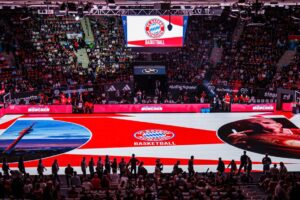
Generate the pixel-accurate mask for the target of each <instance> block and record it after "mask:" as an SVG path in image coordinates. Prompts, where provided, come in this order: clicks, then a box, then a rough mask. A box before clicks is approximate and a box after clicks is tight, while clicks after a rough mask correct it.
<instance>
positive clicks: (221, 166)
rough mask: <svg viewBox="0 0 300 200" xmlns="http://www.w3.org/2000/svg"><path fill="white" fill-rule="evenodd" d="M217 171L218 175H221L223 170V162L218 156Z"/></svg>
mask: <svg viewBox="0 0 300 200" xmlns="http://www.w3.org/2000/svg"><path fill="white" fill-rule="evenodd" d="M217 171H218V173H219V174H220V175H223V173H224V171H225V164H224V162H223V160H222V158H219V162H218V166H217Z"/></svg>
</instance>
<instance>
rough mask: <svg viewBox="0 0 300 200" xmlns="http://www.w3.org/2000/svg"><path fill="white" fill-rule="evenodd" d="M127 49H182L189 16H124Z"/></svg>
mask: <svg viewBox="0 0 300 200" xmlns="http://www.w3.org/2000/svg"><path fill="white" fill-rule="evenodd" d="M122 21H123V27H124V33H125V39H126V44H127V47H182V46H183V45H184V38H185V32H186V28H187V22H188V17H187V16H123V17H122Z"/></svg>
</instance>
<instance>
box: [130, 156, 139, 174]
mask: <svg viewBox="0 0 300 200" xmlns="http://www.w3.org/2000/svg"><path fill="white" fill-rule="evenodd" d="M139 163H140V161H139V160H138V159H136V157H135V154H132V156H131V158H130V160H129V163H128V164H130V166H131V170H130V172H131V174H132V172H134V177H135V178H136V167H137V165H138V164H139Z"/></svg>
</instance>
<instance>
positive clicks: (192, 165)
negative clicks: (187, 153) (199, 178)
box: [188, 156, 195, 176]
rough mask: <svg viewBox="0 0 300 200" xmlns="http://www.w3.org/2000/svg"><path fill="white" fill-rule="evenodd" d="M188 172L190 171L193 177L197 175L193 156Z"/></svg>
mask: <svg viewBox="0 0 300 200" xmlns="http://www.w3.org/2000/svg"><path fill="white" fill-rule="evenodd" d="M188 171H189V176H193V175H194V174H195V170H194V156H191V158H190V159H189V162H188Z"/></svg>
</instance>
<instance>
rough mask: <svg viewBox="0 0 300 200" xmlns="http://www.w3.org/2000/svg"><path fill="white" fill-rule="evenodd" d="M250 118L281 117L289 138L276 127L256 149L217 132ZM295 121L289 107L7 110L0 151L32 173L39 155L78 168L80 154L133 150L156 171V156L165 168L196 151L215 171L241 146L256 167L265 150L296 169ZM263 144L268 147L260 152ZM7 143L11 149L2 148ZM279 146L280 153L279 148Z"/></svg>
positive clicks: (117, 154)
mask: <svg viewBox="0 0 300 200" xmlns="http://www.w3.org/2000/svg"><path fill="white" fill-rule="evenodd" d="M254 118H255V119H256V118H259V119H261V118H263V119H265V118H266V119H271V120H273V121H274V120H275V122H274V126H276V125H278V124H280V123H281V124H282V125H281V129H282V130H284V131H283V132H284V134H286V132H287V131H288V134H289V135H288V137H290V138H289V139H288V140H287V141H283V140H282V139H280V138H282V135H279V133H276V134H277V135H276V134H273V133H268V134H266V136H264V135H260V136H259V137H260V138H263V140H262V141H263V142H262V143H258V145H259V148H258V149H256V148H255V145H253V140H251V145H248V146H247V145H244V147H241V146H238V145H236V144H232V143H231V144H229V142H228V141H225V140H224V138H222V136H221V137H220V135H218V131H219V132H220V127H222V126H224V125H226V124H233V126H234V125H235V123H234V122H236V121H239V120H248V119H254ZM277 119H279V120H278V121H277ZM54 122H55V123H54ZM32 124H34V126H33V128H32V130H30V131H29V133H27V134H26V135H24V136H23V137H22V138H21V139H20V140H19V141H17V142H16V144H15V146H13V145H11V144H12V143H13V142H15V141H16V140H17V138H18V136H19V135H20V132H21V131H22V130H24V129H26V128H28V125H32ZM239 126H240V125H237V128H231V129H230V130H233V129H234V130H233V131H232V132H234V131H235V130H238V129H239V128H241V127H239ZM272 126H273V125H272ZM298 127H300V115H292V114H291V113H182V114H181V113H173V114H171V113H170V114H148V113H147V114H133V113H131V114H91V115H71V114H69V115H63V114H61V115H58V114H57V115H47V116H46V115H45V116H43V115H38V116H34V115H30V116H26V115H24V116H22V115H8V116H4V117H2V118H1V119H0V153H1V154H0V156H1V160H2V157H3V156H5V157H7V158H8V159H9V160H10V167H11V168H12V169H14V168H16V167H17V165H16V161H17V159H18V157H19V156H20V155H23V156H24V158H25V160H26V162H25V165H26V168H27V171H28V172H30V173H36V166H37V159H38V158H43V163H44V165H45V166H46V167H47V168H48V171H47V172H46V173H50V172H51V170H50V167H51V164H52V162H53V160H54V159H57V160H58V163H59V165H60V166H61V170H60V172H61V173H64V169H62V168H64V167H65V166H66V165H67V164H69V163H70V164H71V165H72V166H73V167H75V169H77V171H78V172H79V173H80V172H81V170H80V162H81V159H82V157H83V156H85V157H86V160H87V163H88V161H89V160H90V159H91V157H93V158H94V160H95V164H96V163H97V160H98V157H99V156H100V157H101V158H102V160H104V157H105V155H109V156H110V159H111V160H113V158H117V160H118V162H119V160H120V159H121V158H122V157H124V158H125V160H129V159H130V157H131V154H132V153H135V154H136V157H137V158H138V159H139V160H142V161H144V163H145V165H146V167H147V168H148V170H149V172H153V171H154V165H155V160H156V159H157V158H160V159H161V162H162V163H163V164H164V172H170V171H172V167H173V165H174V164H175V162H176V161H177V160H181V167H182V168H183V169H184V170H185V169H186V168H187V162H188V159H189V158H190V156H191V155H194V157H195V162H194V163H195V169H196V170H197V171H200V172H204V171H206V170H207V169H208V168H209V170H210V171H215V170H216V165H217V160H218V158H219V157H221V158H222V159H223V160H224V162H225V164H226V165H227V164H228V163H229V162H230V161H231V160H232V159H234V160H236V161H239V159H240V156H241V154H242V152H243V150H244V149H245V150H247V154H248V155H249V156H250V157H251V159H252V162H253V169H254V170H262V164H261V160H262V158H263V157H264V153H269V154H270V157H271V159H272V161H273V162H276V163H279V162H284V163H286V166H287V168H288V170H289V171H300V159H299V158H300V153H299V154H298V153H297V152H298V151H299V152H300V135H299V136H298V133H299V128H298ZM269 131H270V129H269ZM271 134H273V135H271ZM270 135H271V137H270ZM277 136H278V137H279V139H278V140H277V139H276V137H277ZM268 138H270V140H269V139H268ZM274 138H275V139H274ZM259 140H260V139H259ZM274 141H275V142H274ZM278 141H280V142H278ZM283 144H285V146H283ZM263 145H265V146H264V147H265V149H267V150H268V151H269V152H262V150H261V149H262V148H261V147H262V146H263ZM9 146H13V147H12V148H9ZM249 146H250V147H249ZM270 146H271V147H270ZM7 148H9V151H6V153H3V152H4V151H5V150H6V149H7ZM270 149H271V150H270ZM273 149H275V150H274V151H273ZM278 149H280V151H281V152H284V153H282V154H278ZM7 152H8V153H7ZM279 155H280V156H279Z"/></svg>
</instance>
